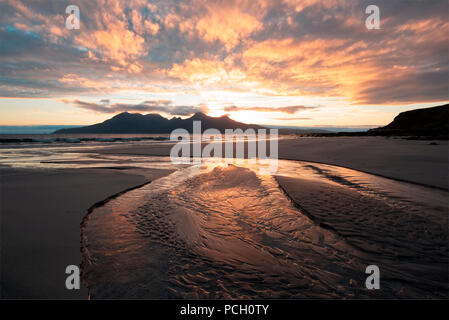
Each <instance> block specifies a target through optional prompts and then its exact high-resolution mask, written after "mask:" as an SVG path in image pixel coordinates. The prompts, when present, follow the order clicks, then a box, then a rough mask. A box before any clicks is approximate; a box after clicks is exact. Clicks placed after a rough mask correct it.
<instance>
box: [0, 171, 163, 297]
mask: <svg viewBox="0 0 449 320" xmlns="http://www.w3.org/2000/svg"><path fill="white" fill-rule="evenodd" d="M169 172H170V171H168V170H149V169H146V170H138V169H128V170H113V169H60V170H54V169H34V170H29V169H10V168H1V169H0V177H1V189H0V196H1V201H0V204H1V207H0V209H1V210H0V213H1V217H0V218H1V220H0V224H1V242H0V248H1V269H0V275H1V285H0V287H1V288H0V289H1V291H0V293H1V295H0V298H3V299H8V298H10V299H14V298H15V299H36V298H38V299H47V298H50V299H51V298H53V299H85V298H87V289H86V288H84V287H82V288H81V289H80V290H71V291H69V290H67V289H66V288H65V278H66V274H65V268H66V266H67V265H70V264H75V265H78V264H79V263H80V262H81V252H80V223H81V220H82V218H83V217H84V216H85V214H86V212H87V209H88V208H89V207H90V206H92V205H93V204H95V203H96V202H98V201H101V200H103V199H105V198H107V197H109V196H111V195H113V194H115V193H118V192H121V191H123V190H125V189H128V188H131V187H135V186H137V185H141V184H143V183H145V182H147V181H148V180H153V179H157V178H158V177H161V176H163V175H166V174H168V173H169Z"/></svg>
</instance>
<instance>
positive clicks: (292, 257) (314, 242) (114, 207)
mask: <svg viewBox="0 0 449 320" xmlns="http://www.w3.org/2000/svg"><path fill="white" fill-rule="evenodd" d="M280 186H281V187H282V189H281V188H280ZM298 188H299V189H298ZM301 188H302V189H301ZM292 201H293V202H292ZM445 222H446V224H444V223H445ZM445 225H447V193H446V192H444V191H438V190H429V189H428V188H424V187H421V186H416V185H411V184H405V183H402V182H397V181H393V180H389V179H385V178H380V177H376V176H372V175H369V174H364V173H360V172H357V171H354V170H349V169H344V168H339V167H335V166H330V165H321V164H315V163H307V162H293V161H279V169H278V173H277V176H276V177H273V176H267V175H260V174H259V170H258V168H257V165H256V164H248V163H247V162H245V161H237V162H235V163H234V164H231V165H223V164H222V163H221V162H220V161H216V160H210V161H206V162H204V163H203V164H202V165H197V166H192V167H187V168H182V169H180V170H178V171H176V172H174V173H172V174H171V175H169V176H167V177H164V178H161V179H158V180H156V181H153V182H152V183H150V184H148V185H146V186H143V187H142V188H139V189H136V190H133V191H130V192H127V193H125V194H123V195H121V196H119V197H117V198H116V199H113V200H111V201H110V202H108V203H106V204H105V205H104V206H102V207H98V208H96V209H94V210H93V212H91V214H90V215H88V216H87V218H86V219H85V221H84V223H83V239H82V240H83V256H84V260H83V278H84V281H85V283H86V285H87V286H88V288H89V290H90V294H91V297H92V298H368V297H377V298H418V297H419V298H428V297H447V258H446V257H447V228H444V226H445ZM418 233H420V235H418ZM406 239H408V241H406ZM369 264H377V265H378V266H379V267H380V270H381V277H382V280H381V290H378V291H376V290H367V289H365V284H364V281H365V279H366V276H367V275H366V274H365V273H364V272H365V268H366V266H367V265H369Z"/></svg>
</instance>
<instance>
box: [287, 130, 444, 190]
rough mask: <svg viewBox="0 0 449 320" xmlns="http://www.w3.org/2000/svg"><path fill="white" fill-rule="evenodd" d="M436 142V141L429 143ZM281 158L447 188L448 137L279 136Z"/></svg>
mask: <svg viewBox="0 0 449 320" xmlns="http://www.w3.org/2000/svg"><path fill="white" fill-rule="evenodd" d="M430 143H436V145H433V144H430ZM279 156H280V158H282V159H290V160H305V161H316V162H320V163H328V164H333V165H338V166H344V167H347V168H351V169H356V170H360V171H365V172H368V173H372V174H377V175H381V176H385V177H388V178H394V179H399V180H404V181H408V182H414V183H418V184H425V185H428V186H433V187H438V188H442V189H446V190H448V188H449V176H448V165H449V152H448V141H441V140H438V141H419V140H405V139H400V138H393V137H391V138H388V137H316V138H315V137H311V138H299V139H288V140H281V141H280V142H279Z"/></svg>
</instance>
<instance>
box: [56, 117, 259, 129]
mask: <svg viewBox="0 0 449 320" xmlns="http://www.w3.org/2000/svg"><path fill="white" fill-rule="evenodd" d="M194 120H197V121H198V120H199V121H201V130H202V131H204V130H206V129H209V128H215V129H218V130H219V131H220V132H224V131H225V129H238V128H239V129H242V130H246V129H248V128H253V129H260V128H263V127H261V126H259V125H255V124H245V123H242V122H237V121H234V120H232V119H230V118H229V117H228V116H226V115H224V116H221V117H210V116H208V115H206V114H204V113H201V112H198V113H195V114H194V115H193V116H192V117H190V118H187V119H181V118H179V117H174V118H172V119H167V118H164V117H162V116H161V115H159V114H146V115H142V114H139V113H128V112H123V113H120V114H118V115H116V116H114V117H113V118H111V119H108V120H106V121H104V122H102V123H98V124H94V125H91V126H86V127H79V128H70V129H60V130H57V131H55V132H54V133H57V134H60V133H117V134H119V133H133V134H143V133H170V132H172V131H173V130H175V129H179V128H182V129H186V130H187V131H188V132H190V133H191V132H192V128H193V121H194Z"/></svg>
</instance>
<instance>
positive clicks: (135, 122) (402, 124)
mask: <svg viewBox="0 0 449 320" xmlns="http://www.w3.org/2000/svg"><path fill="white" fill-rule="evenodd" d="M194 120H200V121H201V129H202V130H203V131H204V130H206V129H210V128H215V129H218V130H219V131H220V132H224V130H225V129H242V130H246V129H249V128H252V129H261V128H264V127H263V126H260V125H256V124H246V123H242V122H238V121H235V120H232V119H230V118H229V117H228V116H227V115H224V116H221V117H210V116H208V115H206V114H204V113H201V112H198V113H195V114H194V115H193V116H191V117H190V118H186V119H182V118H180V117H174V118H172V119H167V118H164V117H162V116H161V115H159V114H146V115H142V114H139V113H128V112H123V113H120V114H118V115H116V116H114V117H112V118H111V119H108V120H106V121H104V122H102V123H98V124H94V125H90V126H85V127H77V128H64V129H60V130H56V131H55V132H54V133H56V134H76V133H82V134H94V133H103V134H105V133H106V134H108V133H109V134H114V133H116V134H150V133H161V134H164V133H170V132H172V131H173V130H175V129H178V128H182V129H186V130H187V131H189V132H192V127H193V121H194ZM269 127H270V128H273V126H269ZM279 133H280V134H298V135H305V136H366V135H367V136H413V137H427V138H437V139H448V137H449V104H445V105H442V106H437V107H430V108H423V109H415V110H410V111H405V112H401V113H400V114H399V115H397V116H396V117H395V118H394V119H393V121H392V122H391V123H390V124H388V125H386V126H384V127H379V128H374V129H370V130H368V131H367V132H329V131H326V130H319V129H316V130H299V129H282V128H281V129H280V130H279Z"/></svg>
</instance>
